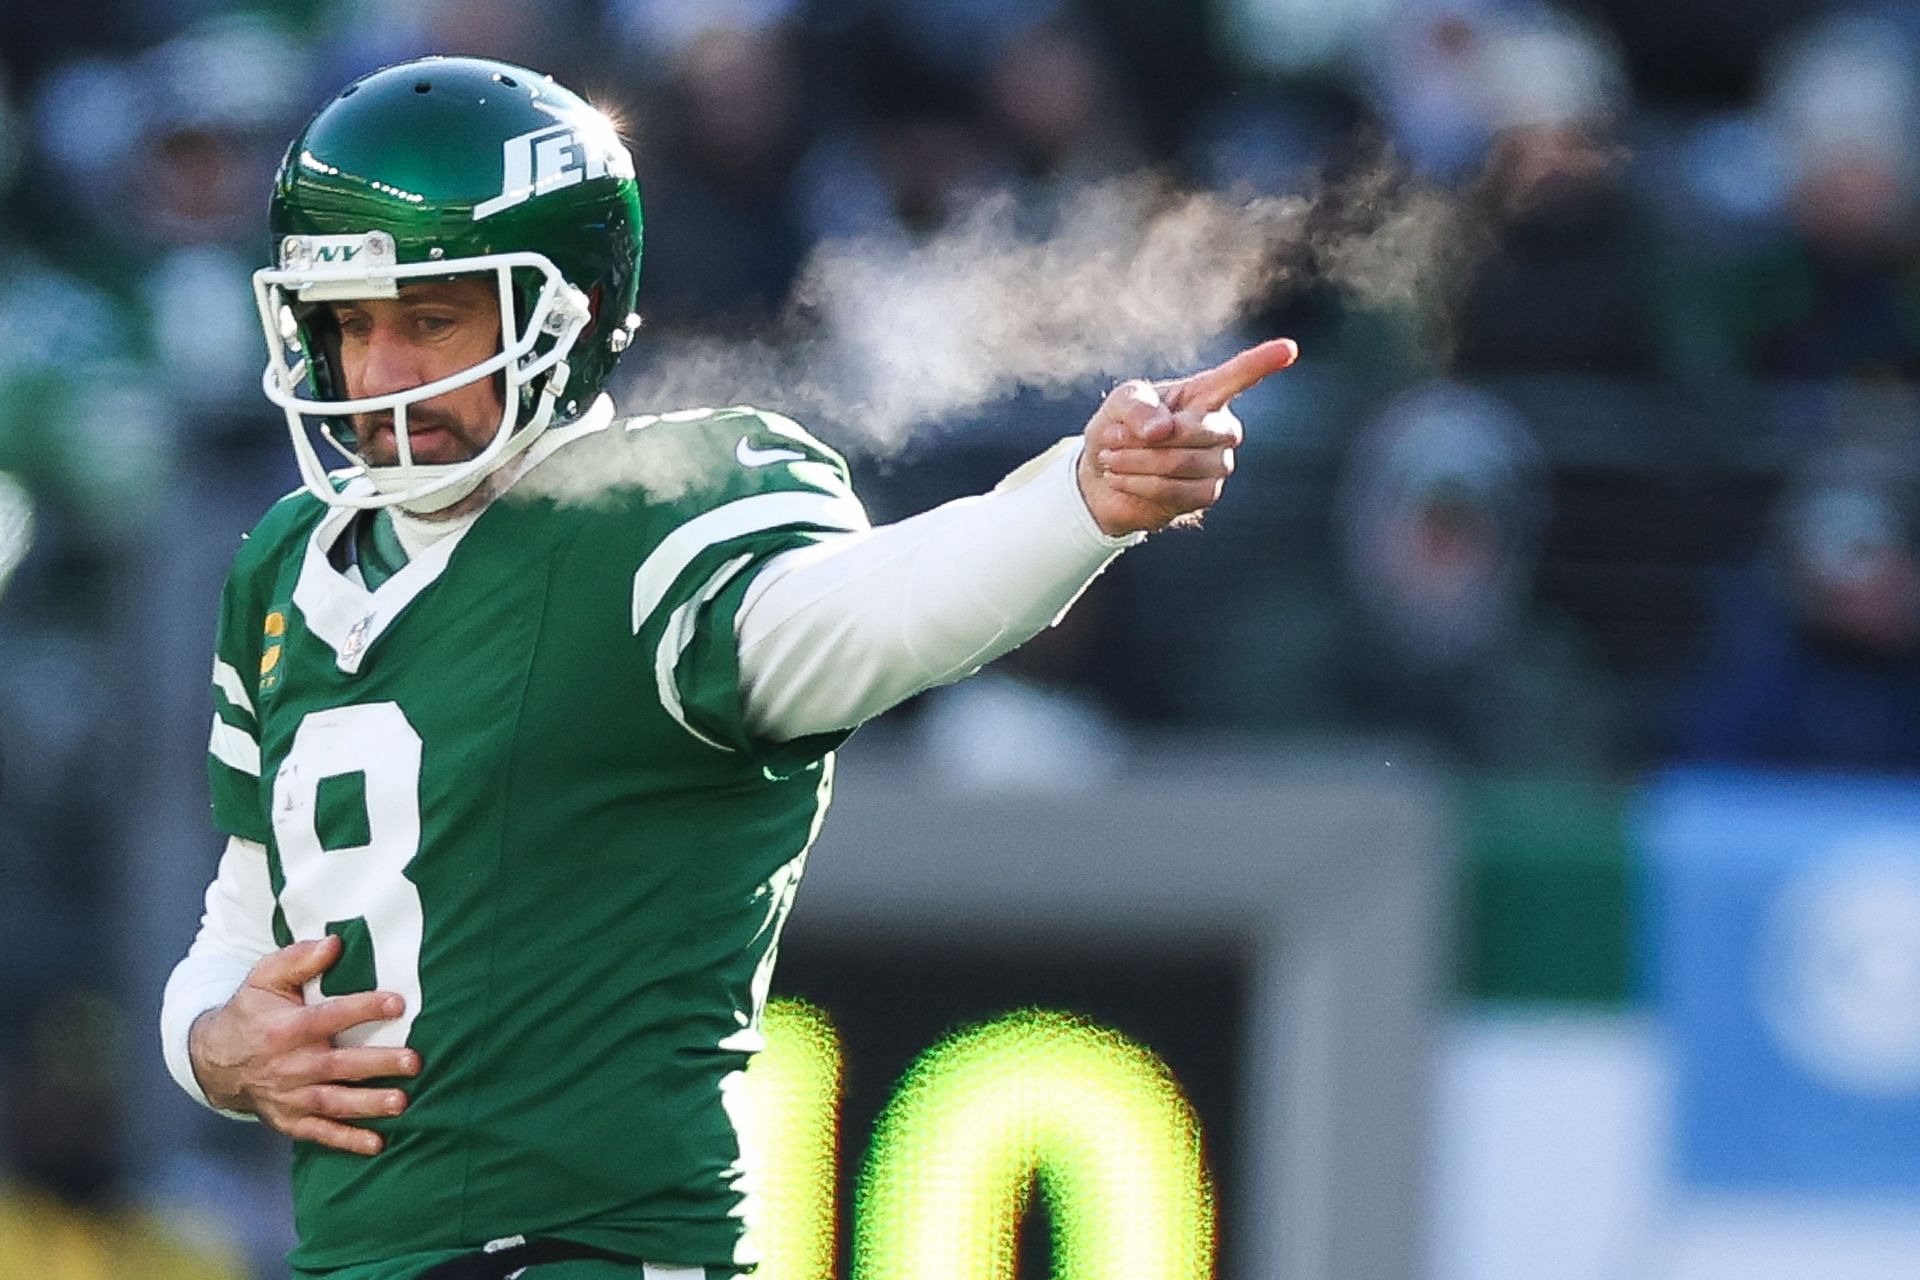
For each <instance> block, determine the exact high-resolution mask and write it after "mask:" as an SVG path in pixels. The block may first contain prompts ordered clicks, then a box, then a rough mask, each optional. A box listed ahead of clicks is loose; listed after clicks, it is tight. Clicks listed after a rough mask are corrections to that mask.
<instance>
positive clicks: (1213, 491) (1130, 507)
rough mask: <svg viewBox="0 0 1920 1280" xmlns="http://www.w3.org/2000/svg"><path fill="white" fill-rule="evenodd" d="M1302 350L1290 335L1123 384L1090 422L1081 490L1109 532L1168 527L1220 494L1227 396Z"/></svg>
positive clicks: (1229, 452) (1234, 441)
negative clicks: (1179, 371)
mask: <svg viewBox="0 0 1920 1280" xmlns="http://www.w3.org/2000/svg"><path fill="white" fill-rule="evenodd" d="M1299 357H1300V347H1299V345H1298V344H1297V343H1295V342H1294V340H1293V339H1291V338H1275V339H1273V340H1271V341H1269V342H1263V343H1261V344H1260V345H1258V346H1255V347H1249V348H1247V349H1246V350H1245V351H1242V352H1241V353H1240V354H1239V355H1237V356H1234V357H1233V358H1232V359H1230V360H1226V361H1223V362H1221V363H1220V364H1217V365H1215V366H1214V367H1213V368H1211V369H1205V370H1202V371H1201V372H1199V373H1195V374H1189V375H1188V376H1187V377H1184V378H1175V379H1173V380H1171V381H1168V382H1147V381H1145V380H1142V379H1134V380H1132V381H1128V382H1123V383H1121V384H1120V385H1119V386H1117V387H1115V388H1114V389H1113V390H1112V391H1111V392H1110V393H1108V395H1107V398H1106V400H1105V401H1104V402H1103V403H1102V404H1101V406H1100V408H1099V409H1098V411H1096V412H1095V413H1094V415H1093V418H1092V419H1091V420H1090V421H1089V422H1088V423H1087V432H1086V447H1085V448H1084V449H1083V450H1082V451H1081V454H1080V476H1079V479H1080V495H1081V496H1082V497H1083V498H1085V499H1086V502H1087V510H1089V511H1091V512H1092V513H1093V518H1094V521H1095V522H1096V523H1097V524H1098V525H1099V526H1100V528H1101V530H1102V531H1104V532H1105V533H1106V534H1107V535H1108V536H1109V537H1119V536H1121V535H1123V534H1128V533H1136V532H1142V531H1144V532H1148V533H1151V532H1152V531H1154V530H1156V529H1164V528H1166V527H1167V526H1168V525H1170V524H1173V523H1175V522H1176V521H1179V520H1180V519H1182V518H1183V517H1186V516H1192V515H1195V514H1196V513H1198V512H1201V511H1204V510H1206V509H1207V508H1208V507H1210V506H1212V505H1213V504H1214V503H1216V502H1218V501H1219V500H1220V494H1221V492H1222V490H1224V489H1225V488H1226V484H1227V477H1228V476H1230V475H1232V474H1233V451H1234V449H1235V448H1236V447H1237V446H1238V445H1239V444H1240V441H1241V438H1242V433H1241V430H1240V420H1239V419H1238V418H1236V417H1234V416H1233V411H1232V410H1230V409H1229V408H1227V405H1228V404H1229V403H1230V402H1231V401H1232V400H1233V398H1234V397H1235V396H1237V395H1239V394H1240V393H1241V392H1243V391H1245V390H1247V389H1248V388H1250V387H1253V386H1255V385H1256V384H1258V383H1259V382H1261V381H1262V380H1263V379H1265V378H1266V377H1268V376H1269V375H1271V374H1275V373H1278V372H1280V370H1282V369H1284V368H1286V367H1287V366H1288V365H1290V364H1292V363H1293V362H1294V361H1295V360H1297V359H1299Z"/></svg>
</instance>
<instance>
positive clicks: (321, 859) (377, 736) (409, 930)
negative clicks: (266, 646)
mask: <svg viewBox="0 0 1920 1280" xmlns="http://www.w3.org/2000/svg"><path fill="white" fill-rule="evenodd" d="M356 773H358V774H361V775H363V776H364V778H365V781H366V797H367V832H368V837H369V838H368V841H367V843H365V844H362V845H349V846H347V847H344V848H339V847H336V848H332V849H328V848H325V847H324V846H323V845H322V844H321V842H320V832H319V827H318V817H319V814H318V808H319V795H320V784H321V782H323V781H324V780H326V779H328V778H338V777H345V776H348V775H350V774H356ZM273 834H274V839H275V842H276V843H277V844H278V845H279V846H280V869H281V872H282V873H283V874H284V875H285V877H286V884H285V886H284V887H283V888H282V889H281V890H280V910H281V912H282V913H283V914H284V915H285V916H286V920H287V928H288V929H289V930H290V931H291V932H292V933H293V937H294V940H295V941H296V942H306V941H311V940H312V939H315V938H323V937H325V936H326V933H327V926H328V925H330V924H339V923H342V922H344V921H348V920H355V919H358V920H364V921H365V922H366V927H367V936H368V938H369V939H370V940H371V942H372V944H373V966H374V981H375V983H376V984H377V985H378V987H379V989H381V990H383V991H394V992H398V993H399V994H400V995H401V996H403V997H404V998H405V999H406V1002H407V1007H406V1012H405V1013H403V1014H401V1016H400V1017H398V1018H395V1019H393V1020H391V1021H388V1022H367V1023H361V1024H360V1025H358V1026H355V1027H349V1028H348V1029H347V1030H345V1031H343V1032H341V1033H340V1034H339V1035H338V1036H336V1037H334V1039H335V1040H336V1041H338V1042H339V1043H341V1044H346V1045H382V1046H393V1047H397V1046H399V1045H403V1044H405V1043H406V1042H407V1033H408V1032H409V1031H411V1030H412V1028H413V1020H414V1018H415V1016H417V1015H418V1013H419V1011H420V1000H421V995H420V936H421V931H422V927H423V923H424V922H423V919H422V916H421V910H420V890H419V888H418V887H417V886H415V884H414V883H413V881H411V880H409V879H407V877H406V874H405V873H406V867H407V864H408V863H409V862H411V861H413V856H414V854H416V853H418V852H419V850H420V735H419V734H418V733H416V732H414V728H413V726H412V725H410V724H408V723H407V717H406V715H405V714H404V713H403V712H402V711H401V710H400V706H399V704H398V703H393V702H375V703H368V704H366V705H364V706H349V707H334V708H332V709H330V710H327V711H314V712H310V713H309V714H308V715H307V716H306V717H305V718H304V719H302V720H301V721H300V727H299V728H298V729H296V730H295V731H294V735H293V747H292V749H291V750H289V751H288V752H287V758H286V759H285V760H284V761H282V762H281V765H280V769H279V771H278V772H277V773H276V774H275V775H274V779H273ZM306 997H307V1003H308V1004H314V1003H317V1002H318V1001H320V1000H321V999H323V998H324V997H323V996H322V995H321V992H320V979H319V978H315V979H313V980H312V981H310V982H308V983H307V985H306Z"/></svg>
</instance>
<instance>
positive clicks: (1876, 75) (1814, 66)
mask: <svg viewBox="0 0 1920 1280" xmlns="http://www.w3.org/2000/svg"><path fill="white" fill-rule="evenodd" d="M1756 123H1757V125H1758V126H1759V127H1760V129H1761V130H1763V131H1764V135H1763V137H1762V138H1761V139H1752V140H1747V141H1745V142H1744V143H1743V144H1742V145H1744V147H1745V150H1746V152H1747V153H1748V154H1750V155H1751V156H1752V157H1753V158H1754V159H1756V160H1758V161H1760V163H1756V164H1750V165H1749V166H1748V172H1749V173H1750V174H1751V173H1760V174H1763V175H1764V174H1766V173H1767V172H1768V171H1769V169H1770V168H1772V167H1773V166H1774V165H1776V164H1777V166H1778V167H1779V168H1780V169H1781V170H1782V175H1781V179H1780V180H1779V181H1778V182H1777V183H1773V184H1769V186H1768V187H1763V188H1761V190H1762V191H1763V192H1764V193H1765V194H1767V195H1770V196H1772V197H1773V198H1775V199H1777V200H1779V201H1780V202H1782V204H1783V206H1784V207H1782V208H1779V209H1778V210H1777V212H1776V213H1775V216H1774V218H1773V220H1772V222H1771V223H1770V224H1769V225H1768V227H1767V228H1766V233H1765V234H1760V235H1749V236H1745V237H1740V238H1734V239H1726V240H1721V241H1718V242H1716V241H1715V240H1714V239H1713V238H1711V237H1704V236H1687V237H1686V239H1685V240H1684V241H1683V242H1681V243H1678V244H1676V245H1674V246H1673V248H1672V249H1671V251H1670V253H1669V257H1670V258H1671V259H1672V261H1671V262H1670V263H1669V272H1670V274H1671V281H1672V283H1671V286H1670V288H1669V289H1668V297H1667V302H1666V312H1667V315H1666V320H1665V326H1664V327H1665V329H1666V334H1665V337H1666V341H1667V345H1668V347H1669V349H1670V357H1669V364H1670V366H1671V367H1672V368H1673V369H1674V370H1675V371H1677V372H1680V373H1682V374H1688V375H1695V376H1702V375H1715V374H1728V373H1736V374H1749V375H1763V376H1773V375H1784V376H1790V377H1816V378H1834V377H1847V378H1854V379H1869V380H1884V379H1886V378H1888V377H1890V376H1903V377H1910V376H1913V375H1915V374H1916V373H1920V221H1917V220H1916V219H1917V217H1920V56H1917V55H1916V50H1915V48H1914V45H1913V43H1912V41H1911V40H1910V39H1909V38H1908V37H1907V36H1906V35H1905V34H1904V33H1903V32H1902V31H1901V30H1900V29H1899V28H1898V27H1896V26H1894V25H1893V24H1891V23H1887V22H1884V21H1880V20H1877V19H1872V18H1867V17H1863V16H1857V15H1840V16H1837V17H1833V18H1829V19H1826V20H1824V21H1822V22H1819V23H1817V24H1816V25H1814V26H1813V27H1811V28H1810V29H1808V30H1806V31H1804V32H1802V33H1801V34H1799V35H1798V36H1797V37H1795V38H1794V39H1792V40H1790V41H1789V42H1788V43H1787V44H1786V45H1785V46H1784V47H1783V48H1781V49H1780V50H1779V51H1778V53H1777V56H1776V57H1775V58H1774V59H1773V61H1772V64H1771V66H1770V67H1769V69H1768V73H1767V77H1766V86H1765V94H1764V101H1763V103H1762V106H1761V110H1760V111H1759V113H1758V115H1757V118H1756ZM1728 129H1729V126H1728V125H1727V124H1726V123H1721V124H1719V125H1718V132H1716V133H1714V134H1712V135H1710V137H1709V140H1717V141H1718V142H1719V144H1720V149H1719V150H1713V149H1704V150H1703V151H1702V152H1701V154H1700V159H1701V160H1702V161H1703V162H1705V161H1711V160H1712V159H1714V158H1715V157H1716V156H1718V155H1719V154H1721V153H1722V151H1723V150H1724V148H1725V146H1727V145H1729V144H1734V143H1741V141H1742V140H1741V135H1740V134H1738V133H1735V132H1729V131H1728ZM1776 192H1777V194H1775V193H1776ZM1681 230H1682V232H1683V233H1684V231H1685V230H1686V228H1684V227H1683V228H1682V229H1681Z"/></svg>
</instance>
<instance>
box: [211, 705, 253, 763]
mask: <svg viewBox="0 0 1920 1280" xmlns="http://www.w3.org/2000/svg"><path fill="white" fill-rule="evenodd" d="M207 750H208V751H211V752H212V753H213V758H214V759H215V760H218V761H219V762H220V763H221V764H224V765H226V766H227V767H228V768H229V769H238V770H239V771H240V772H241V773H249V774H252V775H253V776H254V777H256V778H257V777H259V776H260V744H259V743H257V742H255V741H254V740H253V735H252V734H250V733H248V732H247V731H246V730H244V729H236V728H234V727H233V726H232V725H230V724H228V723H227V722H226V721H225V720H222V719H221V718H220V717H219V716H218V715H216V716H214V718H213V736H212V737H210V738H208V739H207Z"/></svg>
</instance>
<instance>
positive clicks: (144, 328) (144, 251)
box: [34, 15, 310, 431]
mask: <svg viewBox="0 0 1920 1280" xmlns="http://www.w3.org/2000/svg"><path fill="white" fill-rule="evenodd" d="M309 72H310V58H309V53H308V50H307V47H306V46H305V45H304V44H301V43H300V42H298V41H296V40H295V39H294V38H293V36H292V35H291V34H290V33H289V32H288V31H286V30H284V29H282V28H281V27H278V26H276V25H274V24H272V23H270V22H268V21H266V20H264V19H262V18H257V17H253V16H247V15H236V16H228V17H217V18H211V19H207V20H204V21H202V22H201V23H199V24H197V25H195V26H193V27H191V28H189V29H188V30H186V31H185V32H183V33H181V34H180V35H178V36H175V37H174V38H173V39H171V40H169V41H167V42H166V43H165V44H162V45H159V46H158V47H156V48H154V49H151V50H149V51H147V52H145V53H143V54H141V55H139V56H138V57H136V58H133V59H131V60H129V61H125V62H113V61H107V60H90V61H84V62H79V63H75V64H72V65H70V66H68V67H65V68H61V69H60V70H58V71H55V72H54V73H52V74H50V75H49V76H48V77H46V79H45V80H44V81H43V82H42V85H41V89H40V93H39V96H38V99H37V102H36V109H35V113H34V115H35V132H36V139H37V141H38V142H39V144H40V147H41V149H42V153H43V156H44V158H45V161H46V163H47V164H48V165H49V166H50V169H51V176H52V179H53V181H52V183H51V186H52V188H53V189H54V190H55V191H56V192H57V193H58V198H59V199H60V200H61V202H62V204H63V205H64V207H65V210H66V213H67V216H66V217H65V218H64V219H63V220H62V221H61V222H60V224H59V232H58V233H57V234H56V235H55V236H54V239H55V244H54V246H53V248H54V251H55V252H56V254H57V255H58V257H59V258H60V260H61V262H62V264H63V266H65V268H66V269H68V270H70V271H72V272H74V273H75V274H78V275H82V276H84V277H86V278H88V279H91V280H93V281H94V282H95V283H96V284H98V285H99V286H101V287H102V288H104V289H106V290H108V291H110V292H111V293H113V294H116V295H117V296H116V297H115V302H116V303H117V304H118V305H120V306H122V307H125V308H130V309H132V310H133V312H134V313H135V314H136V315H137V316H139V317H140V321H139V322H138V323H137V324H135V325H133V326H131V327H130V326H129V325H128V324H127V323H126V322H125V321H124V320H121V321H118V322H116V324H115V325H113V326H112V328H111V333H112V336H113V346H114V348H115V354H117V355H120V356H123V357H124V356H126V355H132V356H134V357H135V358H147V357H151V358H152V359H154V361H155V362H156V371H157V373H158V379H157V380H158V381H161V382H163V383H164V384H165V385H167V386H169V388H170V389H171V390H172V392H173V393H174V394H175V395H177V396H178V397H179V398H180V399H181V400H182V401H184V402H185V403H186V404H187V405H189V406H191V407H192V408H193V409H194V410H196V412H195V413H194V415H193V416H191V417H188V418H186V419H184V420H183V421H182V422H181V424H180V425H182V426H185V427H188V428H190V429H195V430H197V431H205V430H207V429H208V428H209V426H210V425H214V426H217V425H219V424H220V416H219V415H224V414H230V413H233V412H235V411H236V410H237V409H238V408H239V407H240V406H241V405H242V404H244V406H245V410H246V412H247V413H248V415H249V416H251V415H252V413H253V405H254V400H255V397H256V392H257V382H258V375H257V370H258V367H259V365H260V355H259V348H260V342H261V339H260V325H259V320H258V318H257V313H256V312H255V309H254V305H253V299H252V290H251V285H250V283H249V279H250V276H251V273H252V271H253V270H254V268H255V267H256V266H258V265H260V256H261V248H260V246H261V245H262V244H263V243H264V237H263V235H262V230H261V227H260V212H259V211H260V200H261V192H263V191H265V190H266V188H267V185H268V183H269V182H270V181H271V178H272V174H273V168H274V166H275V164H277V163H278V161H279V158H280V154H281V152H282V150H283V149H284V148H285V145H286V137H287V135H288V132H289V130H290V128H291V126H292V123H293V122H294V120H295V118H296V117H297V115H298V114H299V113H300V112H301V111H302V110H304V109H305V108H306V107H308V106H309V105H310V100H309V92H308V82H309Z"/></svg>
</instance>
